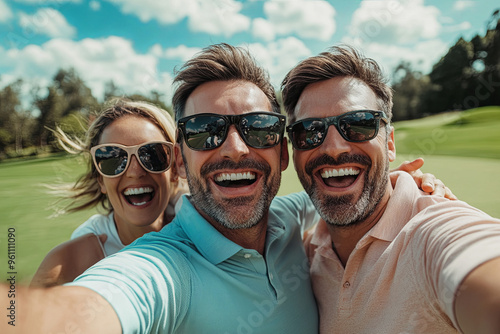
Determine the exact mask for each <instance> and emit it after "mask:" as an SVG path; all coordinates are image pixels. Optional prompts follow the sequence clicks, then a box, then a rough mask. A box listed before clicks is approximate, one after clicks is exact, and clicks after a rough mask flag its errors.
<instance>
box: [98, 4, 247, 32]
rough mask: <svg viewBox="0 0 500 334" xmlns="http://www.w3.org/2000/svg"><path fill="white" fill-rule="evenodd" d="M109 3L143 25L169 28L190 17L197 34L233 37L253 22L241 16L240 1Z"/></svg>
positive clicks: (190, 25)
mask: <svg viewBox="0 0 500 334" xmlns="http://www.w3.org/2000/svg"><path fill="white" fill-rule="evenodd" d="M107 1H109V2H112V3H114V4H116V5H117V6H119V7H120V8H121V10H122V12H123V13H125V14H132V15H136V16H137V17H139V19H140V20H141V21H142V22H149V21H151V20H156V21H158V23H160V24H164V25H167V24H174V23H177V22H179V21H181V20H183V19H185V18H187V20H188V25H189V28H190V29H191V30H192V31H195V32H205V33H209V34H217V35H218V34H221V35H225V36H227V37H229V36H231V35H233V34H235V33H237V32H240V31H244V30H247V29H248V28H249V26H250V19H249V18H248V17H246V16H244V15H242V14H240V13H239V11H240V10H241V8H242V4H241V3H240V2H238V1H236V0H212V1H204V0H170V1H157V0H143V1H137V0H107Z"/></svg>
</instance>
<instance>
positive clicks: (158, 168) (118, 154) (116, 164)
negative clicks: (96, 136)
mask: <svg viewBox="0 0 500 334" xmlns="http://www.w3.org/2000/svg"><path fill="white" fill-rule="evenodd" d="M173 146H174V145H173V144H172V143H169V142H166V141H156V142H148V143H145V144H140V145H135V146H125V145H120V144H102V145H97V146H94V147H92V148H91V149H90V153H91V154H92V159H93V160H94V164H95V166H96V168H97V171H98V172H99V173H100V174H101V175H103V176H106V177H118V176H120V175H122V174H123V173H124V172H125V171H126V170H127V168H128V166H129V165H130V160H131V156H132V155H135V157H136V158H137V160H138V161H139V163H140V165H141V166H142V168H144V169H145V170H147V171H148V172H151V173H163V172H165V171H166V170H168V169H169V168H170V166H171V165H172V160H173V159H172V152H173Z"/></svg>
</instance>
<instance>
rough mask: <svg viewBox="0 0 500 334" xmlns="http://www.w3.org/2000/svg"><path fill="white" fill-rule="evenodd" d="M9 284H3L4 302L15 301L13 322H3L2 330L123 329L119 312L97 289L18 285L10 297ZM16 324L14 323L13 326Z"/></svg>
mask: <svg viewBox="0 0 500 334" xmlns="http://www.w3.org/2000/svg"><path fill="white" fill-rule="evenodd" d="M8 295H9V287H8V286H6V285H3V284H2V285H1V286H0V299H1V300H2V305H10V303H12V301H14V302H15V303H14V305H15V310H16V311H15V317H13V319H14V323H13V324H12V323H9V322H8V321H9V319H7V321H1V322H0V332H1V333H29V334H31V333H69V332H71V333H117V334H119V333H121V325H120V321H119V320H118V316H117V315H116V313H115V311H114V310H113V308H112V307H111V305H110V304H109V303H108V302H107V301H106V300H105V299H104V298H103V297H102V296H100V295H99V294H98V293H96V292H94V291H92V290H90V289H88V288H84V287H76V286H58V287H53V288H48V289H33V288H32V289H28V288H26V287H19V286H17V287H16V292H15V299H10V300H4V299H7V298H8ZM14 325H15V326H14Z"/></svg>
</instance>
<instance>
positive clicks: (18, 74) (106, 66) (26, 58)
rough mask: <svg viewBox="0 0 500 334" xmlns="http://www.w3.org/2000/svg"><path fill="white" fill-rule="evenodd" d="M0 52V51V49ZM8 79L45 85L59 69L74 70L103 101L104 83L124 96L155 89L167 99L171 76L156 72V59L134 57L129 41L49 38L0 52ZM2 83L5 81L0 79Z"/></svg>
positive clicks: (150, 56)
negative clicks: (115, 88) (42, 41)
mask: <svg viewBox="0 0 500 334" xmlns="http://www.w3.org/2000/svg"><path fill="white" fill-rule="evenodd" d="M0 51H1V50H0ZM0 55H1V56H2V61H3V62H4V64H5V65H4V66H7V67H9V68H11V69H12V70H11V71H10V72H9V77H11V78H12V79H16V78H29V79H30V80H37V81H39V82H45V83H47V82H49V81H50V80H51V78H52V77H53V76H54V74H55V73H56V71H57V70H58V69H59V68H66V69H67V68H71V67H72V68H74V69H75V70H76V72H77V73H78V74H79V75H80V77H81V78H82V79H83V80H84V81H85V84H86V85H87V86H89V87H90V88H91V89H92V93H93V95H94V96H96V97H98V98H101V99H102V98H103V94H104V86H105V83H106V82H108V81H110V80H113V82H114V83H115V84H116V85H117V86H118V87H120V88H121V89H122V90H123V91H124V92H125V93H129V94H132V93H139V94H143V95H148V94H149V93H150V92H151V91H152V90H157V91H159V92H160V93H164V94H166V95H168V96H171V92H170V85H171V82H172V79H171V76H170V74H168V73H158V70H157V65H158V60H157V58H156V57H154V56H153V55H151V54H138V53H136V52H135V50H134V49H133V47H132V43H131V41H129V40H126V39H123V38H121V37H115V36H112V37H108V38H104V39H88V38H87V39H84V40H81V41H76V42H75V41H71V40H66V39H52V40H50V41H48V42H47V43H45V44H43V45H41V46H38V45H29V46H26V47H25V48H23V49H10V50H4V51H3V52H0ZM4 81H5V80H4Z"/></svg>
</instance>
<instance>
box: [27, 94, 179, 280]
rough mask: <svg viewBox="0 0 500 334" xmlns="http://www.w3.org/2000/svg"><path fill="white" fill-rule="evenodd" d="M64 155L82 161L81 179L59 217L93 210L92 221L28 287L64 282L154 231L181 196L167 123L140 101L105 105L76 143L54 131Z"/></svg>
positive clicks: (50, 257)
mask: <svg viewBox="0 0 500 334" xmlns="http://www.w3.org/2000/svg"><path fill="white" fill-rule="evenodd" d="M55 133H56V135H57V138H58V140H59V142H60V144H61V145H62V146H63V147H64V148H65V149H66V150H67V151H68V152H70V153H73V154H80V153H86V154H90V155H89V156H88V158H89V161H88V162H89V164H88V166H89V168H88V170H87V172H86V173H85V174H84V175H82V176H81V177H80V179H79V180H78V181H77V182H76V183H75V184H73V185H71V186H69V187H65V188H63V189H61V188H59V190H63V191H65V192H66V193H67V194H68V195H69V196H68V197H69V198H70V200H71V203H70V204H69V205H68V206H67V207H66V210H65V211H67V212H74V211H78V210H83V209H87V208H91V207H95V206H99V207H101V208H103V209H104V210H105V211H106V213H105V214H96V215H94V216H92V217H90V218H89V219H88V220H87V221H86V222H84V223H83V224H82V225H80V226H79V227H78V228H77V229H76V230H75V231H74V232H73V234H72V236H71V240H70V241H68V242H65V243H63V244H61V245H59V246H57V247H56V248H54V249H53V250H52V251H51V252H50V253H49V254H48V255H47V256H46V258H45V259H44V260H43V261H42V264H41V265H40V267H39V268H38V270H37V272H36V274H35V276H34V277H33V280H32V282H31V285H32V286H52V285H59V284H63V283H66V282H69V281H72V280H73V279H74V278H75V277H76V276H78V275H79V274H81V273H82V272H83V271H85V270H86V269H87V268H88V267H90V266H91V265H93V264H94V263H96V262H97V261H99V260H100V259H102V258H104V257H106V256H109V255H111V254H113V253H116V252H118V251H119V250H120V249H122V248H123V247H125V246H126V245H128V244H130V243H132V242H133V241H134V240H135V239H137V238H139V237H141V236H142V235H144V234H145V233H148V232H151V231H159V230H160V229H161V228H162V227H163V226H165V225H166V224H168V223H169V222H170V221H171V220H172V219H173V217H174V215H175V207H176V203H177V202H178V200H179V199H180V197H181V195H182V194H184V193H186V192H187V191H188V189H187V184H186V182H185V180H181V179H179V178H178V175H177V172H176V170H175V167H174V165H175V164H173V163H172V162H173V161H172V160H173V142H174V140H175V123H174V121H173V120H172V118H171V116H170V115H169V114H168V113H167V112H166V111H164V110H162V109H160V108H158V107H156V106H154V105H152V104H149V103H145V102H131V101H127V100H123V99H119V100H114V101H113V102H111V103H110V104H109V105H108V106H107V107H106V108H105V109H104V110H103V111H102V112H101V113H100V114H99V115H98V116H97V118H96V119H95V120H94V121H93V123H92V124H91V126H90V128H89V129H88V131H87V134H86V137H85V139H84V140H79V139H74V138H70V137H69V136H68V135H66V134H65V133H64V132H63V131H62V130H61V129H57V131H55Z"/></svg>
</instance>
